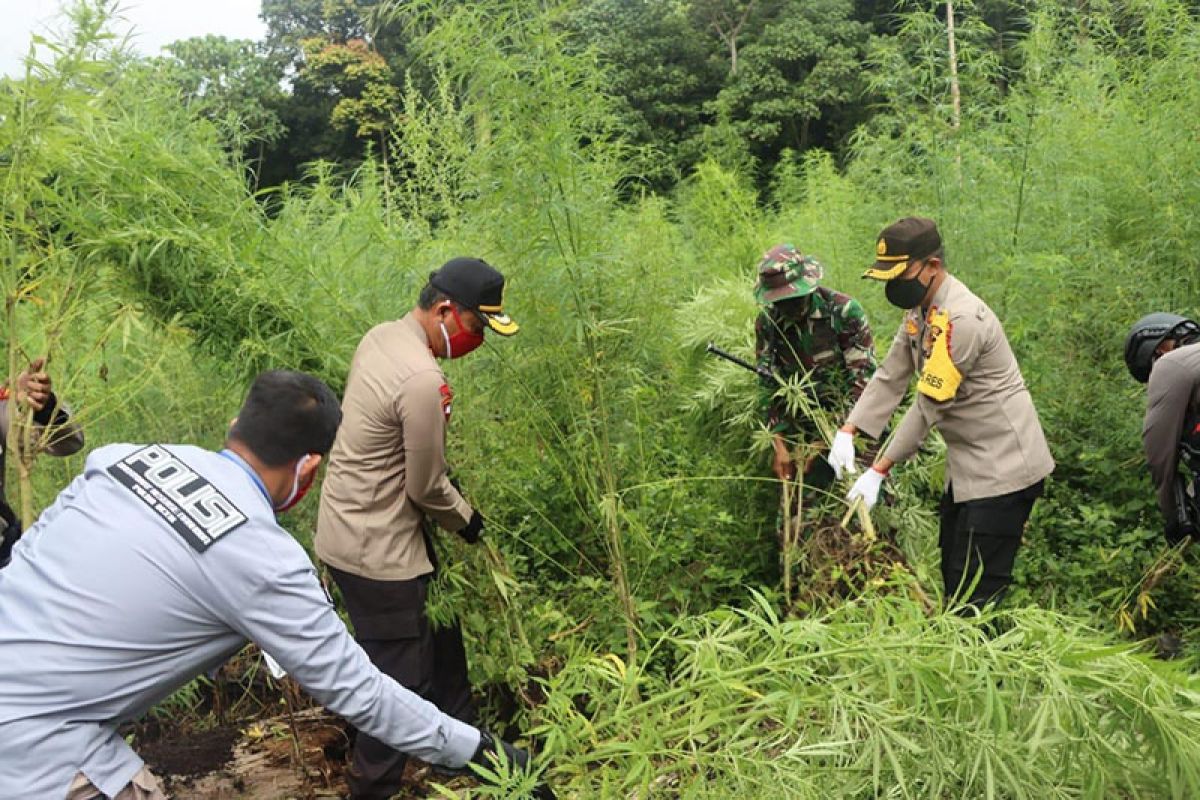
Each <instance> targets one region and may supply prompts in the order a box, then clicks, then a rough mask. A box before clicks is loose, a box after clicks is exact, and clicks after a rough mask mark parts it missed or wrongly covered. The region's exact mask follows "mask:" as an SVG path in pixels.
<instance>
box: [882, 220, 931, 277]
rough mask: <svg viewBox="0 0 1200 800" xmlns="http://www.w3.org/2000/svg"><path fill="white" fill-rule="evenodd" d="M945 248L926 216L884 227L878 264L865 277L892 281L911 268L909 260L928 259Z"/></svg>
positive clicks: (899, 221)
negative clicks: (941, 248) (942, 247)
mask: <svg viewBox="0 0 1200 800" xmlns="http://www.w3.org/2000/svg"><path fill="white" fill-rule="evenodd" d="M941 246H942V237H941V234H939V233H938V229H937V224H936V223H934V221H933V220H931V219H927V218H925V217H905V218H904V219H902V220H897V221H896V222H893V223H892V224H891V225H888V226H887V227H886V228H884V229H883V230H882V231H881V232H880V234H879V239H878V241H876V242H875V263H874V265H872V267H871V268H870V269H869V270H867V271H866V272H864V273H863V277H864V278H874V279H875V280H877V281H890V280H891V279H892V278H896V277H899V276H900V275H901V274H902V273H903V272H904V270H905V269H907V268H908V263H909V262H910V261H920V260H921V259H923V258H928V257H929V256H931V255H933V254H934V253H936V252H937V251H938V249H939V248H940V247H941Z"/></svg>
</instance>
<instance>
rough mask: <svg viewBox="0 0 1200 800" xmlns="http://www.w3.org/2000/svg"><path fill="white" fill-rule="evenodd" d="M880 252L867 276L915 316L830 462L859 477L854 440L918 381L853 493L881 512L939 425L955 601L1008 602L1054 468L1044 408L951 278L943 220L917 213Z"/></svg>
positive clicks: (982, 313) (945, 539)
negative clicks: (901, 469)
mask: <svg viewBox="0 0 1200 800" xmlns="http://www.w3.org/2000/svg"><path fill="white" fill-rule="evenodd" d="M875 253H876V262H875V265H874V266H873V267H872V268H871V269H869V270H867V272H866V274H865V276H864V277H868V278H874V279H875V280H880V281H886V282H887V283H886V285H885V291H886V293H887V298H888V300H889V302H891V303H892V304H893V305H895V306H897V307H899V308H903V309H906V311H905V314H904V319H903V320H902V321H901V323H900V329H899V331H897V333H896V337H895V339H893V340H892V346H891V349H890V350H889V351H888V354H887V358H886V359H885V360H884V362H883V363H882V364H881V365H880V367H879V369H878V370H877V371H876V372H875V376H874V378H872V379H871V382H870V383H869V384H867V388H866V390H865V391H864V392H863V395H862V397H861V398H860V399H859V401H858V402H857V403H856V404H855V406H854V408H853V409H852V410H851V412H850V416H849V417H848V418H847V420H846V424H845V425H843V426H842V428H841V433H842V434H845V436H839V437H838V438H839V440H840V441H839V442H835V444H834V447H833V448H832V449H831V452H830V456H829V461H830V465H831V466H833V468H834V470H835V471H836V472H837V473H838V475H839V476H840V475H841V474H842V472H845V471H849V472H853V471H854V469H855V467H854V448H853V438H852V437H853V436H854V435H855V434H856V433H858V432H859V431H862V432H863V433H866V434H867V435H868V436H871V437H878V436H879V434H880V432H881V431H882V430H883V428H884V426H885V425H886V424H887V422H888V420H889V419H890V418H891V416H892V412H893V411H895V409H896V407H897V406H898V405H899V404H900V401H901V400H902V399H903V398H904V395H905V394H906V393H907V391H908V384H909V381H910V379H911V378H912V377H913V376H916V378H917V393H916V399H915V400H914V401H913V403H912V405H911V406H910V407H909V409H908V411H907V412H906V413H905V414H904V418H903V419H902V420H901V422H900V424H899V426H898V428H897V429H896V434H895V437H894V439H893V440H892V442H891V443H890V444H889V445H888V446H887V448H886V449H885V450H884V452H883V454H882V455H881V456H880V457H879V458H878V460H877V461H876V462H875V464H874V465H873V466H872V467H871V468H870V469H868V470H867V471H866V472H864V473H863V475H862V476H861V477H859V479H858V480H857V481H856V482H855V484H854V486H853V487H852V488H851V489H850V492H849V493H848V495H847V497H848V498H849V499H851V500H853V499H855V498H859V497H861V498H862V499H863V501H864V502H865V503H866V504H867V506H868V507H871V506H873V505H874V504H875V502H876V500H877V499H878V497H879V488H880V486H881V485H882V483H883V480H884V478H885V477H886V476H887V474H888V471H889V470H890V469H891V468H892V466H893V465H894V464H896V463H899V462H901V461H904V460H905V459H907V458H909V457H911V456H912V455H913V454H914V453H916V451H917V448H918V447H919V446H920V444H921V442H922V441H923V440H924V439H925V437H926V435H928V433H929V431H930V429H931V428H933V427H935V426H936V427H937V429H938V430H939V431H941V434H942V438H943V439H945V441H946V487H945V493H944V494H943V496H942V501H941V508H940V512H941V514H940V515H941V526H940V527H941V531H940V536H939V545H940V547H941V551H942V579H943V581H944V584H945V589H946V595H947V598H948V599H950V600H955V599H956V600H959V601H961V602H963V603H964V604H965V605H967V606H974V607H979V606H981V605H983V604H984V603H987V602H990V601H996V602H999V601H1000V600H1001V599H1002V598H1003V596H1004V593H1005V591H1006V590H1007V588H1008V585H1009V583H1010V582H1011V581H1012V567H1013V562H1014V560H1015V558H1016V554H1017V549H1018V548H1019V547H1020V544H1021V535H1022V531H1023V530H1024V527H1025V522H1026V520H1028V518H1029V514H1030V512H1031V511H1032V510H1033V504H1034V501H1035V500H1036V499H1037V498H1038V497H1040V496H1041V494H1042V487H1043V482H1044V479H1045V477H1046V476H1047V475H1049V474H1050V472H1051V471H1052V470H1053V469H1054V460H1053V459H1052V458H1051V456H1050V449H1049V448H1048V447H1047V445H1046V438H1045V436H1044V435H1043V433H1042V426H1041V423H1040V422H1039V420H1038V415H1037V411H1036V410H1035V409H1034V407H1033V400H1032V398H1031V397H1030V396H1029V390H1028V389H1027V388H1026V387H1025V381H1024V380H1023V379H1022V377H1021V370H1020V368H1019V367H1018V366H1017V361H1016V359H1015V358H1014V357H1013V353H1012V350H1011V349H1010V348H1009V345H1008V339H1007V338H1006V337H1005V335H1004V330H1003V328H1001V326H1000V320H999V319H997V317H996V315H995V314H994V313H993V312H992V310H991V309H990V308H988V306H987V304H986V303H984V302H983V301H982V300H980V299H979V298H978V297H976V296H975V295H974V294H972V293H971V291H970V290H969V289H968V288H967V287H966V286H964V285H963V284H962V282H961V281H959V280H957V279H956V278H954V277H953V276H952V275H950V273H949V272H947V271H946V265H945V255H944V251H943V248H942V240H941V236H940V235H939V234H938V230H937V226H936V225H935V224H934V222H933V220H930V219H924V218H920V217H907V218H905V219H902V220H899V221H898V222H896V223H894V224H892V225H890V226H888V227H887V228H885V229H884V230H883V232H882V233H880V235H879V239H878V241H877V242H876V247H875ZM839 444H840V446H839ZM846 444H849V447H848V448H847V447H846V446H845V445H846Z"/></svg>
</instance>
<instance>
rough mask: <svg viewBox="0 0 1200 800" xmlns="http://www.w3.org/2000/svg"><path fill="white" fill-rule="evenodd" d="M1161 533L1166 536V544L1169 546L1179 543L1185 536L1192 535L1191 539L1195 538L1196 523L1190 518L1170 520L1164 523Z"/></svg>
mask: <svg viewBox="0 0 1200 800" xmlns="http://www.w3.org/2000/svg"><path fill="white" fill-rule="evenodd" d="M1163 535H1164V536H1166V537H1167V544H1170V545H1171V546H1174V545H1177V544H1179V543H1180V542H1182V541H1183V540H1184V538H1185V537H1187V536H1190V537H1192V541H1195V540H1196V538H1197V537H1196V525H1195V524H1194V523H1193V522H1192V521H1191V520H1190V519H1178V520H1172V521H1170V522H1168V523H1167V524H1166V527H1165V528H1164V530H1163Z"/></svg>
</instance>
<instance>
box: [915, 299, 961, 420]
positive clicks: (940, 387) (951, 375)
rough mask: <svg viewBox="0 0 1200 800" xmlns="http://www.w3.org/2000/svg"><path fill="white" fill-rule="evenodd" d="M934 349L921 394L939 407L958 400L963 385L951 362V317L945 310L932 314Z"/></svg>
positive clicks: (930, 351) (928, 356)
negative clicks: (938, 404)
mask: <svg viewBox="0 0 1200 800" xmlns="http://www.w3.org/2000/svg"><path fill="white" fill-rule="evenodd" d="M928 325H929V329H928V336H929V343H930V347H929V349H928V351H927V354H926V358H925V366H924V368H923V369H922V370H921V377H920V378H919V379H918V380H917V391H918V392H920V393H921V394H923V395H925V396H926V397H928V398H929V399H931V400H936V401H938V402H939V403H940V402H943V401H946V400H949V399H950V398H951V397H954V394H955V392H957V391H958V385H959V384H960V383H962V373H961V372H959V371H958V367H956V366H954V360H953V359H951V358H950V315H949V314H948V313H947V312H945V311H942V310H941V309H934V310H933V311H932V312H931V313H930V314H929V319H928Z"/></svg>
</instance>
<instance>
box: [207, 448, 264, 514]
mask: <svg viewBox="0 0 1200 800" xmlns="http://www.w3.org/2000/svg"><path fill="white" fill-rule="evenodd" d="M217 455H219V456H223V457H224V458H227V459H229V460H230V461H232V462H233V463H235V464H237V465H238V466H239V467H241V468H242V470H243V471H244V472H245V473H246V474H247V475H249V476H250V480H252V481H254V485H255V486H257V487H258V490H259V491H260V492H262V496H263V497H264V498H266V501H267V505H269V506H270V507H271V508H272V509H274V508H275V502H274V501H273V500H272V499H271V495H270V494H268V493H267V486H266V484H264V483H263V482H262V478H260V477H258V473H257V472H255V471H254V470H252V469H251V468H250V465H249V464H247V463H246V459H244V458H242V457H241V456H239V455H238V454H237V453H235V452H233V451H232V450H230V449H229V448H225V449H224V450H222V451H221V452H220V453H218V454H217Z"/></svg>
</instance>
